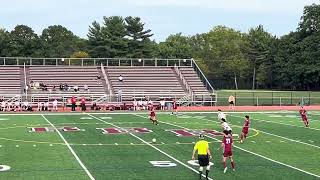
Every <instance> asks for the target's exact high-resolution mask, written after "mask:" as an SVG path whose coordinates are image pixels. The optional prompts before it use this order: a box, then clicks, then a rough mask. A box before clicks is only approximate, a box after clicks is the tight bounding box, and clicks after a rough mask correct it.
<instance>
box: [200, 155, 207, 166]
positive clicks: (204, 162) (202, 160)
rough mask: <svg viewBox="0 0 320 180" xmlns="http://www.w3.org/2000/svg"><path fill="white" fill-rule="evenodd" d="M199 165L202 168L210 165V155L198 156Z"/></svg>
mask: <svg viewBox="0 0 320 180" xmlns="http://www.w3.org/2000/svg"><path fill="white" fill-rule="evenodd" d="M198 161H199V165H200V166H202V167H205V166H208V165H209V155H198Z"/></svg>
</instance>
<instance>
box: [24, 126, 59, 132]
mask: <svg viewBox="0 0 320 180" xmlns="http://www.w3.org/2000/svg"><path fill="white" fill-rule="evenodd" d="M28 129H31V130H30V131H29V132H38V133H42V132H54V129H53V128H50V127H30V128H28Z"/></svg>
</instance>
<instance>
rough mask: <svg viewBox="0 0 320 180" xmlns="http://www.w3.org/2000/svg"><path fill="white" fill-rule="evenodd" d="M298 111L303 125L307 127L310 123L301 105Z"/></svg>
mask: <svg viewBox="0 0 320 180" xmlns="http://www.w3.org/2000/svg"><path fill="white" fill-rule="evenodd" d="M299 113H300V115H301V119H302V121H303V122H304V125H305V126H306V127H308V128H309V127H310V124H309V121H308V117H307V111H306V110H305V109H304V108H303V106H301V108H300V110H299Z"/></svg>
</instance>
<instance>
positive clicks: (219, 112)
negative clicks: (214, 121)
mask: <svg viewBox="0 0 320 180" xmlns="http://www.w3.org/2000/svg"><path fill="white" fill-rule="evenodd" d="M221 119H225V120H227V117H226V114H224V113H223V112H222V111H221V109H218V120H219V121H221Z"/></svg>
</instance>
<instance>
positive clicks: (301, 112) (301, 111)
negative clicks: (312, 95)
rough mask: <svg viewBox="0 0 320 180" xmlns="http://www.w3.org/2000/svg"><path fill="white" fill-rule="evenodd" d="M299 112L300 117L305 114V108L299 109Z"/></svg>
mask: <svg viewBox="0 0 320 180" xmlns="http://www.w3.org/2000/svg"><path fill="white" fill-rule="evenodd" d="M299 113H300V115H301V117H306V116H307V111H306V110H305V109H300V111H299Z"/></svg>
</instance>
